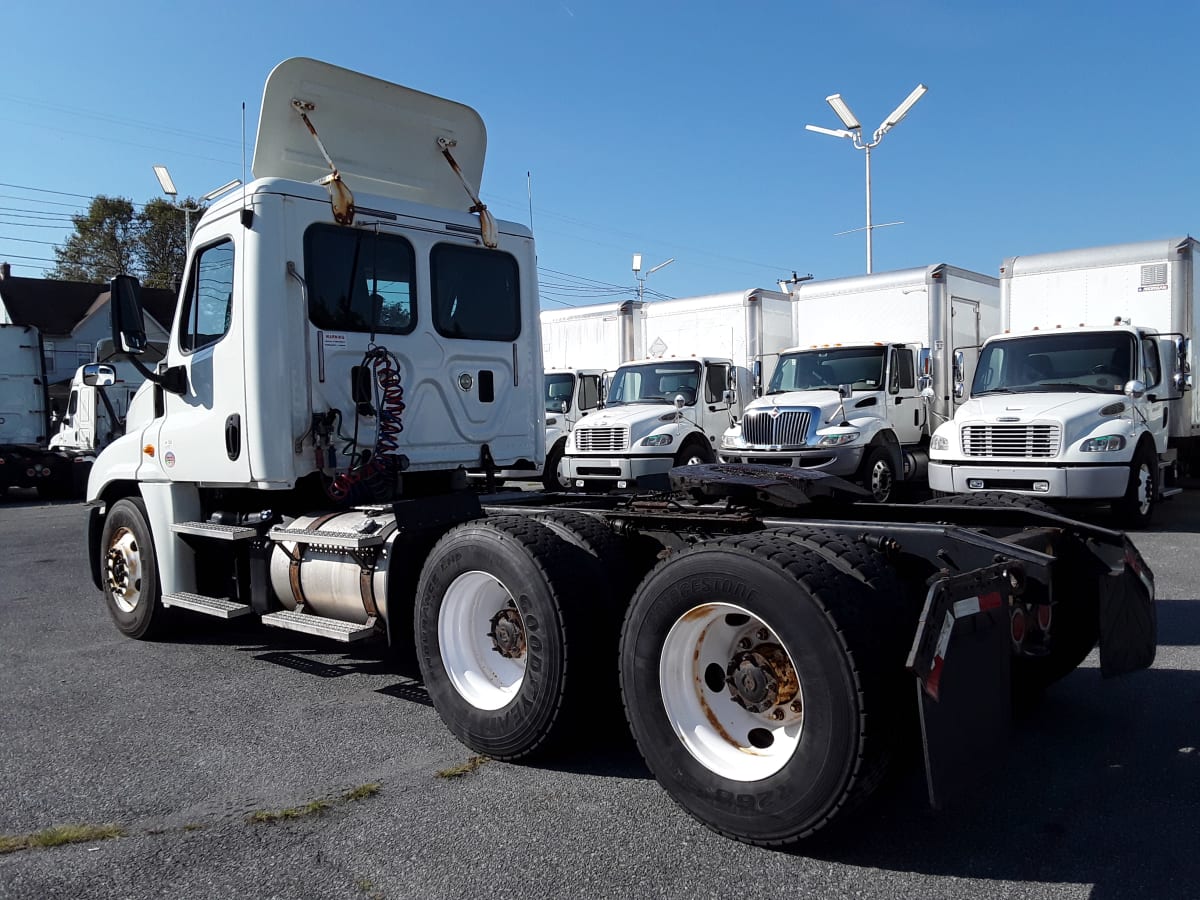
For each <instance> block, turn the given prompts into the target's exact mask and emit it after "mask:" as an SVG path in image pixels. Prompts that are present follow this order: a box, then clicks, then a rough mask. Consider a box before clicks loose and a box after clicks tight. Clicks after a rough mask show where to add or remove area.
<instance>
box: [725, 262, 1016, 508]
mask: <svg viewBox="0 0 1200 900" xmlns="http://www.w3.org/2000/svg"><path fill="white" fill-rule="evenodd" d="M792 298H793V300H794V301H795V307H794V318H795V323H796V325H795V327H796V334H795V343H796V344H797V345H798V346H796V347H793V348H792V349H789V350H787V351H786V352H784V354H783V355H782V356H781V357H780V359H779V363H778V365H777V366H776V367H775V370H774V374H773V375H772V376H771V380H770V383H769V384H768V385H767V390H766V393H765V395H764V396H763V397H761V398H760V399H758V400H755V401H753V402H752V403H750V404H748V405H747V407H746V411H745V413H744V415H743V416H742V417H741V419H740V420H739V421H738V422H736V423H735V424H733V425H732V426H731V427H730V428H729V429H728V430H727V431H726V432H725V434H724V435H723V436H722V439H721V451H720V453H721V460H722V461H724V462H731V463H742V462H751V463H768V464H770V465H776V466H788V467H792V468H802V469H810V470H815V471H822V472H827V473H829V474H831V475H838V476H841V477H843V478H850V479H854V480H857V481H859V482H861V483H862V484H863V486H864V487H866V488H867V489H868V490H870V492H871V495H872V497H873V498H874V499H875V500H876V501H878V502H884V501H887V500H890V499H893V495H894V493H895V492H896V491H897V490H898V489H899V488H900V486H901V485H903V484H911V483H914V482H923V480H924V474H925V466H926V463H927V461H928V444H929V435H930V432H931V430H932V427H936V424H937V422H938V421H939V420H944V419H946V418H947V417H949V416H950V415H951V414H952V412H953V409H954V402H955V401H954V397H953V396H952V391H951V364H950V361H951V359H952V357H953V352H954V350H956V349H960V348H961V349H963V350H964V352H969V353H972V355H971V357H970V360H971V361H973V359H974V356H973V352H972V351H973V350H974V348H977V347H978V346H979V344H980V342H981V341H982V339H983V338H985V337H987V336H988V335H990V334H992V333H993V332H995V331H996V330H997V329H998V327H999V323H1000V291H999V284H998V282H997V280H996V279H995V278H993V277H991V276H988V275H981V274H979V273H977V272H969V271H966V270H965V269H959V268H955V267H954V266H949V265H945V264H938V265H931V266H925V267H924V268H916V269H902V270H899V271H895V272H879V273H874V274H871V275H860V276H855V277H852V278H836V279H831V280H828V281H811V282H804V283H801V284H799V285H797V286H796V288H795V289H794V290H793V292H792ZM923 374H926V375H928V383H927V384H923V383H922V381H921V376H922V375H923ZM922 388H924V390H922Z"/></svg>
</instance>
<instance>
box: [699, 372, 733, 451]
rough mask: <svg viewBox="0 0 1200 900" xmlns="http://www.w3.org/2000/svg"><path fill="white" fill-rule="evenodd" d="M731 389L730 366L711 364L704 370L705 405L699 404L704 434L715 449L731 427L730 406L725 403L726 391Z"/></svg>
mask: <svg viewBox="0 0 1200 900" xmlns="http://www.w3.org/2000/svg"><path fill="white" fill-rule="evenodd" d="M728 388H729V364H728V363H711V364H709V365H708V366H707V367H706V368H705V370H704V397H703V400H704V402H703V405H701V404H699V403H697V404H696V406H697V408H698V409H700V410H702V413H701V415H702V416H703V418H702V419H701V422H703V428H704V433H705V434H706V435H708V440H709V443H711V444H712V445H713V446H714V447H716V446H717V442H718V441H719V440H720V437H721V435H722V433H724V431H725V429H726V428H728V427H729V404H728V403H726V402H725V391H726V390H728Z"/></svg>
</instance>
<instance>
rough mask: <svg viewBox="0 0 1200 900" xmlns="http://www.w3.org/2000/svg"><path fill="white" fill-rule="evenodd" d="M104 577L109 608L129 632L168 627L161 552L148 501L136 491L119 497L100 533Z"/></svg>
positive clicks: (144, 633) (141, 635) (152, 633)
mask: <svg viewBox="0 0 1200 900" xmlns="http://www.w3.org/2000/svg"><path fill="white" fill-rule="evenodd" d="M100 565H101V581H102V584H103V586H104V602H105V605H106V606H107V607H108V613H109V615H110V616H112V619H113V622H115V623H116V626H117V629H118V630H119V631H120V632H121V633H122V634H124V635H127V636H129V637H131V638H137V639H138V640H146V639H149V638H153V637H157V636H158V635H160V634H161V633H162V632H163V631H164V630H165V628H166V620H167V617H168V612H167V610H166V608H165V607H163V605H162V591H161V587H160V585H159V580H158V558H157V557H156V556H155V553H154V540H153V537H152V536H151V534H150V523H149V518H148V516H147V515H146V506H145V504H144V503H142V501H141V500H140V499H138V498H136V497H126V498H123V499H121V500H118V501H117V502H116V503H114V504H113V505H112V507H111V508H110V509H109V511H108V515H107V516H105V518H104V528H103V529H102V531H101V533H100Z"/></svg>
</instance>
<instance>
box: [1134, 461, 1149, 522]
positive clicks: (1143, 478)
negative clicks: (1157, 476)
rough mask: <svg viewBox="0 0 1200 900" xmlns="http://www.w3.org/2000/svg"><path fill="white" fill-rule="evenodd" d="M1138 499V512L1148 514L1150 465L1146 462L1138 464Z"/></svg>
mask: <svg viewBox="0 0 1200 900" xmlns="http://www.w3.org/2000/svg"><path fill="white" fill-rule="evenodd" d="M1137 481H1138V485H1137V500H1138V513H1139V514H1140V515H1143V516H1144V515H1146V513H1148V512H1149V511H1150V490H1151V489H1150V467H1149V466H1148V465H1146V464H1145V463H1142V464H1141V465H1140V466H1138V471H1137Z"/></svg>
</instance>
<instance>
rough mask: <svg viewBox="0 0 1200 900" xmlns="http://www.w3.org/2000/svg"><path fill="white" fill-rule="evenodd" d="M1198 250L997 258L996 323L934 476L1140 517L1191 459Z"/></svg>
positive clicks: (1198, 412)
mask: <svg viewBox="0 0 1200 900" xmlns="http://www.w3.org/2000/svg"><path fill="white" fill-rule="evenodd" d="M1196 252H1197V243H1196V241H1195V240H1194V239H1192V238H1190V237H1183V238H1174V239H1171V240H1161V241H1146V242H1141V243H1133V244H1119V245H1115V246H1107V247H1093V248H1089V249H1084V250H1071V251H1065V252H1059V253H1044V254H1038V255H1034V256H1017V257H1012V258H1010V259H1007V260H1005V262H1004V265H1003V267H1002V269H1001V275H1000V295H1001V309H1002V315H1003V333H1002V334H998V335H996V336H995V337H993V338H992V339H991V340H989V341H988V342H987V343H986V344H985V345H984V346H983V350H982V354H981V356H980V360H979V365H978V368H976V370H975V373H974V378H973V379H972V378H970V377H969V374H968V373H965V372H964V373H961V375H960V377H959V378H958V379H957V381H958V384H957V385H956V390H957V391H959V392H965V389H966V385H968V384H969V385H970V394H969V399H968V400H966V401H965V402H963V403H961V404H960V406H959V408H958V410H957V412H956V413H955V415H954V419H953V421H950V422H947V423H945V424H944V425H942V426H941V427H940V428H938V430H937V431H936V432H935V434H934V437H933V442H932V448H931V457H932V460H931V463H930V469H929V483H930V486H931V487H932V488H934V489H935V490H938V491H942V492H947V493H970V492H972V491H996V490H1003V491H1013V492H1016V493H1020V494H1027V495H1031V496H1036V497H1042V498H1044V499H1046V500H1051V501H1054V500H1062V501H1075V500H1083V501H1106V502H1109V503H1111V505H1112V507H1113V509H1114V512H1115V513H1116V514H1117V516H1118V518H1119V519H1120V520H1121V521H1122V522H1123V523H1124V525H1125V526H1126V527H1140V526H1143V525H1145V524H1146V523H1148V522H1149V521H1150V519H1151V516H1152V514H1153V510H1154V506H1155V504H1156V503H1157V502H1158V501H1159V500H1160V499H1162V498H1163V497H1165V496H1169V495H1170V494H1172V493H1176V492H1177V491H1178V490H1179V488H1178V487H1177V486H1176V484H1175V481H1176V475H1177V474H1178V472H1179V471H1180V469H1181V468H1183V467H1189V466H1190V467H1191V468H1192V469H1193V470H1194V468H1195V466H1196V463H1197V461H1198V460H1200V451H1198V449H1197V448H1198V447H1200V395H1198V394H1197V393H1196V392H1194V391H1192V389H1191V388H1192V366H1193V365H1194V364H1195V358H1194V355H1193V352H1194V351H1193V350H1192V340H1191V336H1192V334H1193V330H1194V328H1195V327H1196V323H1197V319H1198V317H1200V299H1198V298H1200V284H1197V282H1196V275H1197V270H1196Z"/></svg>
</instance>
